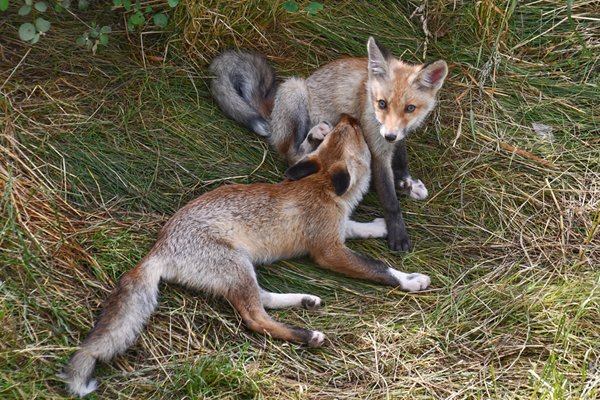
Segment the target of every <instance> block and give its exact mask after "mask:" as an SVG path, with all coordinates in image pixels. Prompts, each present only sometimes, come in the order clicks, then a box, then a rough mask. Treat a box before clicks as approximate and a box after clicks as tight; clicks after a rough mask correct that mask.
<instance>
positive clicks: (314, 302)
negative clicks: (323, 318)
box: [301, 295, 321, 310]
mask: <svg viewBox="0 0 600 400" xmlns="http://www.w3.org/2000/svg"><path fill="white" fill-rule="evenodd" d="M301 304H302V307H304V308H306V309H307V310H318V309H319V307H321V298H319V297H317V296H312V295H306V296H305V297H303V298H302V302H301Z"/></svg>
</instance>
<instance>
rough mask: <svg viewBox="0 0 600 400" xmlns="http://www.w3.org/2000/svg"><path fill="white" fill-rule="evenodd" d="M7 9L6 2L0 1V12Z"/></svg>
mask: <svg viewBox="0 0 600 400" xmlns="http://www.w3.org/2000/svg"><path fill="white" fill-rule="evenodd" d="M7 8H8V0H0V11H6V9H7Z"/></svg>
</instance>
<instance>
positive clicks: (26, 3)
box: [25, 0, 33, 7]
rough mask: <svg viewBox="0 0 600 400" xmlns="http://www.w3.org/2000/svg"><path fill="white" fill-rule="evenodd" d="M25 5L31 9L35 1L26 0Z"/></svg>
mask: <svg viewBox="0 0 600 400" xmlns="http://www.w3.org/2000/svg"><path fill="white" fill-rule="evenodd" d="M25 5H27V6H30V7H31V6H32V5H33V0H25Z"/></svg>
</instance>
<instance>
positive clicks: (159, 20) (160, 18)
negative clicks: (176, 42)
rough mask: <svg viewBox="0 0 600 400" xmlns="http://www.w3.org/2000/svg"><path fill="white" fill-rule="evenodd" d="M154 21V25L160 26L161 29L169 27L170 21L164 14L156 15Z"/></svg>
mask: <svg viewBox="0 0 600 400" xmlns="http://www.w3.org/2000/svg"><path fill="white" fill-rule="evenodd" d="M153 19H154V25H158V26H160V27H161V28H164V27H165V26H167V22H168V21H169V18H168V17H167V16H166V15H165V14H163V13H158V14H154V17H153Z"/></svg>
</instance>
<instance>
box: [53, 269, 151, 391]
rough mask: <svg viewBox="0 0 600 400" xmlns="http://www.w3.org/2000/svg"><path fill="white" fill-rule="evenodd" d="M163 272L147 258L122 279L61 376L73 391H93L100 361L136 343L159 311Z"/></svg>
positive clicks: (106, 359) (108, 358)
mask: <svg viewBox="0 0 600 400" xmlns="http://www.w3.org/2000/svg"><path fill="white" fill-rule="evenodd" d="M161 269H162V268H161V265H160V264H158V265H157V261H155V260H152V259H146V260H144V261H142V262H141V263H140V264H139V265H138V266H137V267H136V268H134V269H133V270H131V271H129V272H128V273H126V274H125V275H124V276H123V277H122V278H121V280H120V281H119V284H118V286H117V288H116V289H115V290H114V291H113V292H112V293H111V294H110V296H109V297H108V299H107V300H106V303H105V304H104V308H103V310H102V313H101V314H100V318H99V319H98V322H97V323H96V326H95V327H94V329H93V330H92V331H91V332H90V334H89V335H88V337H87V338H86V339H85V341H84V342H83V343H82V344H81V347H80V348H79V350H78V351H77V352H76V353H75V354H74V355H73V357H72V358H71V360H70V361H69V364H68V365H67V366H66V367H65V369H64V371H63V372H62V373H61V374H60V375H59V376H60V377H61V378H62V379H63V380H65V382H66V383H67V386H68V389H69V392H71V393H72V394H74V395H77V396H81V397H83V396H85V395H87V394H89V393H91V392H93V391H94V390H95V389H96V387H97V382H96V380H94V379H92V373H93V372H94V367H95V365H96V360H102V361H108V360H110V359H111V358H112V357H114V356H115V355H116V354H119V353H122V352H124V351H125V350H126V349H127V348H128V347H129V346H131V345H132V344H133V343H134V342H135V340H136V339H137V336H138V335H139V333H140V331H141V330H142V328H143V327H144V325H145V324H146V322H147V321H148V319H149V318H150V315H151V314H152V312H153V311H154V309H155V308H156V305H157V302H158V284H159V281H160V275H161Z"/></svg>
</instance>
